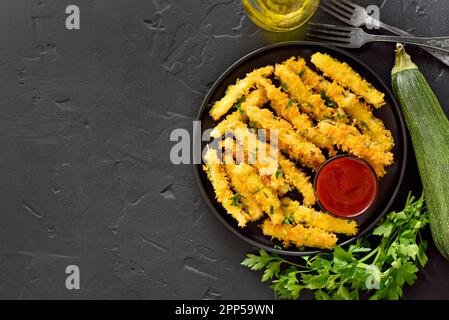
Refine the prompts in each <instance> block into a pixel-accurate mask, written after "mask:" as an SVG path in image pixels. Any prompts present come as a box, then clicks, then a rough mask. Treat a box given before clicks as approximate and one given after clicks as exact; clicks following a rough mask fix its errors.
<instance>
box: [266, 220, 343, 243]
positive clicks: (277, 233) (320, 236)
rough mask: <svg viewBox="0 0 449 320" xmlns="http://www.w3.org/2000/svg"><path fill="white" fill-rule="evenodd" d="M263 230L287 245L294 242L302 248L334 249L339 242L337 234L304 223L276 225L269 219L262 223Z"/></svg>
mask: <svg viewBox="0 0 449 320" xmlns="http://www.w3.org/2000/svg"><path fill="white" fill-rule="evenodd" d="M262 232H263V234H264V235H266V236H270V237H272V238H275V239H278V240H282V241H283V244H284V246H285V247H288V246H289V245H290V243H293V244H294V245H296V246H297V247H300V248H301V247H313V248H321V249H332V248H333V247H335V245H336V244H337V236H336V235H335V234H333V233H329V232H326V231H324V230H322V229H319V228H315V227H307V226H304V225H302V224H297V225H295V226H292V225H288V224H278V225H275V224H273V223H272V221H270V220H268V219H267V220H265V221H264V223H263V224H262Z"/></svg>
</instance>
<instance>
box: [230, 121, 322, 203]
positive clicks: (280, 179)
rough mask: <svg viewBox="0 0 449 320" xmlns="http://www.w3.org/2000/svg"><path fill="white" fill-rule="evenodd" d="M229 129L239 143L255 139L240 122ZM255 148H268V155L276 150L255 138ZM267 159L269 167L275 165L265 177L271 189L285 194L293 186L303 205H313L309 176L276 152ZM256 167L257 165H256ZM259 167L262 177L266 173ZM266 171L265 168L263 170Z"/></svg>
mask: <svg viewBox="0 0 449 320" xmlns="http://www.w3.org/2000/svg"><path fill="white" fill-rule="evenodd" d="M230 129H231V130H233V132H234V136H235V138H236V139H237V141H239V143H240V144H244V143H245V142H246V141H249V140H251V139H257V136H256V135H255V134H254V133H253V132H251V131H249V129H248V127H247V126H246V124H244V123H242V122H236V123H235V124H233V125H231V126H230ZM257 149H258V150H268V149H270V151H269V154H270V155H273V154H274V153H275V152H276V150H274V148H273V147H271V146H270V144H267V143H264V142H262V141H260V140H258V139H257ZM269 161H271V164H270V165H269V166H270V167H276V172H275V173H274V175H273V174H272V175H268V176H267V177H268V178H269V180H270V185H271V187H272V189H274V190H277V191H278V193H279V194H280V195H284V194H286V193H287V192H288V191H290V190H291V187H290V185H291V186H293V187H295V188H296V190H298V192H299V193H301V194H302V196H303V200H304V205H306V206H313V205H314V204H315V202H316V197H315V192H314V190H313V185H312V183H311V182H310V180H309V177H308V176H307V175H306V174H305V173H304V172H302V171H301V170H300V169H299V168H297V167H296V165H295V164H294V163H293V162H291V161H290V160H289V159H287V158H286V157H284V156H283V155H282V154H280V153H279V154H278V157H277V158H275V157H272V156H271V157H269ZM265 165H266V164H263V165H262V168H264V169H265ZM256 167H257V165H256ZM258 169H259V175H261V177H262V178H264V175H265V176H266V174H265V173H264V172H261V171H262V170H261V168H258ZM264 171H265V172H267V170H264Z"/></svg>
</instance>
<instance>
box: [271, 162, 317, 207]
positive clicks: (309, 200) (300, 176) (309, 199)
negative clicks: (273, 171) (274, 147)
mask: <svg viewBox="0 0 449 320" xmlns="http://www.w3.org/2000/svg"><path fill="white" fill-rule="evenodd" d="M279 164H280V166H281V169H282V174H283V175H284V177H285V179H286V180H287V181H288V182H289V183H290V184H291V185H293V186H294V187H295V189H296V190H298V192H299V193H301V195H302V197H303V203H304V205H305V206H313V205H314V204H315V203H316V197H315V191H314V189H313V185H312V183H311V182H310V179H309V177H308V176H307V175H306V174H305V173H304V172H302V171H301V170H300V169H298V168H297V167H296V166H295V164H294V163H293V162H291V161H290V160H289V159H287V158H285V157H284V156H282V155H280V156H279Z"/></svg>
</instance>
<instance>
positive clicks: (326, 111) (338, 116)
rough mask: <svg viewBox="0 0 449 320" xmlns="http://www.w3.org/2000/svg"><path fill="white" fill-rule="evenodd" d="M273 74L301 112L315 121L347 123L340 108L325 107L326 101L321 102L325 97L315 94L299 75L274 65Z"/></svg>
mask: <svg viewBox="0 0 449 320" xmlns="http://www.w3.org/2000/svg"><path fill="white" fill-rule="evenodd" d="M275 74H276V76H277V77H278V78H279V80H281V82H282V84H283V85H282V86H283V87H284V89H285V90H287V91H288V93H289V94H290V95H291V96H292V98H294V99H296V100H298V101H299V102H300V105H299V106H300V108H301V110H302V111H303V112H306V113H308V114H310V115H311V116H312V117H313V118H314V119H315V120H316V121H321V120H334V121H335V122H342V123H347V122H348V117H347V115H346V114H345V112H344V111H343V110H342V109H341V108H339V107H338V106H337V105H335V104H333V105H332V106H333V107H332V108H331V107H328V106H326V101H325V100H323V98H325V96H323V94H315V93H314V92H313V91H312V88H311V86H309V85H307V84H305V83H304V82H303V81H302V80H301V78H300V77H299V75H297V74H296V73H294V72H293V71H291V70H290V69H289V68H287V67H286V66H285V65H276V71H275Z"/></svg>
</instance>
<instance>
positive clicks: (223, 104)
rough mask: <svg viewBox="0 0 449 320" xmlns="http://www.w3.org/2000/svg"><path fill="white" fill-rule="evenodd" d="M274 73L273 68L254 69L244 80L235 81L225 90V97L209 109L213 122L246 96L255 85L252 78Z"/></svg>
mask: <svg viewBox="0 0 449 320" xmlns="http://www.w3.org/2000/svg"><path fill="white" fill-rule="evenodd" d="M273 71H274V67H273V66H266V67H263V68H260V69H256V70H254V71H253V72H250V73H248V74H247V75H246V77H245V78H243V79H241V80H237V82H236V84H234V85H230V86H229V87H228V89H227V90H226V94H225V96H224V97H223V98H222V99H221V100H219V101H217V102H215V104H214V105H213V106H212V108H211V109H210V112H209V113H210V115H211V117H212V119H214V120H215V121H217V120H219V119H220V118H221V117H222V116H223V115H225V114H226V113H227V112H228V111H229V109H231V108H232V106H233V105H234V104H236V103H237V102H238V100H239V99H240V98H242V97H243V96H245V95H247V94H248V92H249V91H250V89H251V88H252V87H254V85H255V81H254V77H255V76H262V77H267V76H269V75H271V74H272V73H273Z"/></svg>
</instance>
